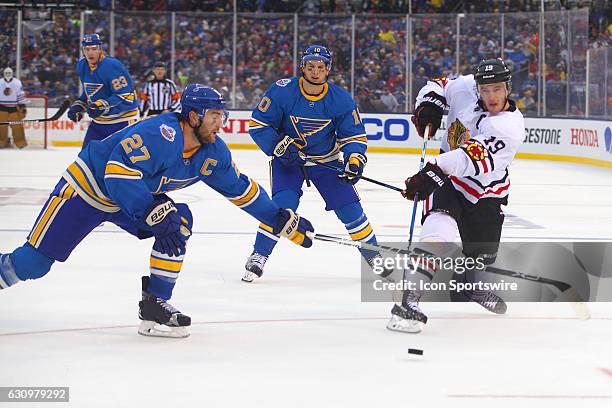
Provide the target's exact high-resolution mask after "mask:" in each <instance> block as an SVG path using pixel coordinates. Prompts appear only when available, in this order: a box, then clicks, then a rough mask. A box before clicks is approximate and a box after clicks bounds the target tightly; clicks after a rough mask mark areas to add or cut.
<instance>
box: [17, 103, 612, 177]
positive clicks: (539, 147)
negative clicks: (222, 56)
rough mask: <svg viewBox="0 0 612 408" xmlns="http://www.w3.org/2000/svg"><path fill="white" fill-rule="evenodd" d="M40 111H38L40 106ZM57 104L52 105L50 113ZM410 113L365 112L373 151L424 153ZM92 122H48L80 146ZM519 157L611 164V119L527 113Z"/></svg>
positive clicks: (237, 127)
mask: <svg viewBox="0 0 612 408" xmlns="http://www.w3.org/2000/svg"><path fill="white" fill-rule="evenodd" d="M38 111H40V112H38ZM54 112H55V109H50V110H49V115H52V114H53V113H54ZM250 114H251V112H250V111H241V110H234V111H231V112H230V120H229V123H228V126H227V127H226V128H225V129H224V135H223V136H222V137H223V139H224V140H225V141H226V142H227V143H228V144H229V145H230V147H231V148H245V149H254V148H257V146H256V145H255V144H254V143H253V141H252V139H251V138H250V136H249V134H248V121H249V117H250ZM42 116H44V113H43V109H40V108H31V109H30V111H29V117H31V118H35V117H42ZM411 116H412V115H410V114H381V113H363V114H362V119H363V122H364V124H365V128H366V133H367V135H368V143H369V151H370V152H386V153H417V154H418V153H420V149H421V146H422V139H421V138H420V137H418V135H417V133H416V129H415V128H414V125H413V124H412V122H411V121H410V118H411ZM88 124H89V121H88V120H83V121H81V122H80V123H78V124H75V123H73V122H71V121H70V120H68V118H67V116H64V117H62V119H60V120H58V121H55V122H51V123H50V124H49V125H48V144H49V146H78V145H80V144H81V142H82V140H83V136H84V134H85V131H86V130H87V126H88ZM25 127H26V135H27V136H28V137H34V138H40V137H42V135H43V128H42V125H41V124H26V126H25ZM444 129H445V123H443V126H442V128H441V129H440V130H438V132H437V133H436V136H435V138H434V140H433V141H431V142H430V143H429V145H428V148H429V150H430V153H435V152H436V151H437V150H438V149H439V147H440V140H441V138H442V137H443V135H444ZM517 157H518V158H526V159H538V160H552V161H564V162H572V163H582V164H590V165H596V166H602V167H608V168H612V122H610V121H599V120H584V119H566V118H525V139H524V143H523V145H522V146H521V149H520V152H519V154H518V156H517Z"/></svg>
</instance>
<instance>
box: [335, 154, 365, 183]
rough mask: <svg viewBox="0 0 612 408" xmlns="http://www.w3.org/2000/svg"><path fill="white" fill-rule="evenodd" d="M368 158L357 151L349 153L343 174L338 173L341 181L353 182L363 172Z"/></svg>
mask: <svg viewBox="0 0 612 408" xmlns="http://www.w3.org/2000/svg"><path fill="white" fill-rule="evenodd" d="M367 161H368V159H367V158H366V157H365V156H364V155H363V154H359V153H351V154H350V155H349V157H348V159H347V160H346V163H345V166H344V174H341V175H339V176H338V177H340V179H341V180H342V181H345V182H347V183H351V184H355V183H357V182H358V181H359V178H360V177H361V175H362V174H363V169H364V168H365V165H366V163H367Z"/></svg>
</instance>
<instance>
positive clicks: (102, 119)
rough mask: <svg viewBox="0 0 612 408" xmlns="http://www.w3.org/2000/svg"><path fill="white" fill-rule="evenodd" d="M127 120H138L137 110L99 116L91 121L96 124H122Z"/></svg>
mask: <svg viewBox="0 0 612 408" xmlns="http://www.w3.org/2000/svg"><path fill="white" fill-rule="evenodd" d="M129 119H138V109H133V110H131V111H128V112H124V113H122V114H120V115H112V116H99V117H97V118H95V119H94V120H93V121H94V122H96V123H116V122H124V121H126V120H129Z"/></svg>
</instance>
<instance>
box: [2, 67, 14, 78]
mask: <svg viewBox="0 0 612 408" xmlns="http://www.w3.org/2000/svg"><path fill="white" fill-rule="evenodd" d="M4 79H6V80H7V81H10V80H11V79H13V70H12V69H11V67H6V68H4Z"/></svg>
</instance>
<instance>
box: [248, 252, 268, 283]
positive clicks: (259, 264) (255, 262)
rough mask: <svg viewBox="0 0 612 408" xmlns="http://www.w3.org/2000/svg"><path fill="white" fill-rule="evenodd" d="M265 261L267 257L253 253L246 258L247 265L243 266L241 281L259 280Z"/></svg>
mask: <svg viewBox="0 0 612 408" xmlns="http://www.w3.org/2000/svg"><path fill="white" fill-rule="evenodd" d="M267 260H268V257H267V256H264V255H261V254H258V253H257V252H255V251H253V253H252V254H251V255H250V256H249V257H248V258H247V263H246V265H245V266H244V268H245V269H246V272H245V274H244V276H243V277H242V281H243V282H253V280H255V278H261V275H263V268H264V265H265V264H266V261H267Z"/></svg>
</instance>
